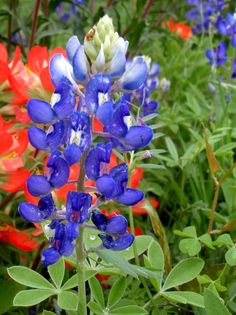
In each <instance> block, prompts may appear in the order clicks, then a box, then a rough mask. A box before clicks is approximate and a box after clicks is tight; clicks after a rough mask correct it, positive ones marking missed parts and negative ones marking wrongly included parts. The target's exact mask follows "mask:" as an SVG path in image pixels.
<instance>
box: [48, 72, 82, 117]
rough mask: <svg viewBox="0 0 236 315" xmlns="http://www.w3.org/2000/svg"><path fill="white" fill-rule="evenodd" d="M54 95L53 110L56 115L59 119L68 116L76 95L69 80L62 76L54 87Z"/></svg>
mask: <svg viewBox="0 0 236 315" xmlns="http://www.w3.org/2000/svg"><path fill="white" fill-rule="evenodd" d="M54 95H55V96H54V99H55V104H53V110H54V111H55V113H56V114H57V117H59V118H60V119H65V118H68V117H69V116H70V114H71V113H72V111H73V109H74V107H75V104H76V97H75V93H74V91H73V89H72V84H71V82H70V81H69V80H68V79H67V78H63V79H62V80H61V81H60V84H59V85H58V87H57V88H56V90H55V92H54ZM57 97H58V101H57Z"/></svg>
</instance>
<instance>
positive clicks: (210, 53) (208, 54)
mask: <svg viewBox="0 0 236 315" xmlns="http://www.w3.org/2000/svg"><path fill="white" fill-rule="evenodd" d="M206 57H207V58H208V59H209V61H210V65H211V66H213V64H214V52H213V50H212V49H207V50H206Z"/></svg>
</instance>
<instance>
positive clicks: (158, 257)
mask: <svg viewBox="0 0 236 315" xmlns="http://www.w3.org/2000/svg"><path fill="white" fill-rule="evenodd" d="M147 257H148V260H149V262H150V265H151V267H152V268H153V269H156V270H157V271H156V272H155V273H156V275H157V277H156V278H155V279H153V281H154V283H156V284H157V287H158V290H159V289H160V287H161V284H162V277H163V273H164V267H165V261H164V254H163V251H162V248H161V246H160V244H159V243H158V242H156V241H153V242H152V243H151V245H150V246H149V248H148V252H147Z"/></svg>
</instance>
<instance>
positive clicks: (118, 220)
mask: <svg viewBox="0 0 236 315" xmlns="http://www.w3.org/2000/svg"><path fill="white" fill-rule="evenodd" d="M92 221H93V223H94V224H95V225H96V227H97V228H98V229H99V230H101V231H104V232H106V233H108V234H125V232H126V230H127V227H128V222H127V220H126V218H125V217H124V216H123V215H120V214H118V215H115V216H113V217H112V218H110V219H108V218H107V216H106V215H105V214H103V213H101V212H100V211H98V210H94V211H93V213H92Z"/></svg>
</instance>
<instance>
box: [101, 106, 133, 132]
mask: <svg viewBox="0 0 236 315" xmlns="http://www.w3.org/2000/svg"><path fill="white" fill-rule="evenodd" d="M127 116H130V111H129V107H128V105H127V104H125V103H121V104H119V105H117V108H116V109H115V112H114V114H113V116H112V119H111V121H110V123H109V124H108V125H106V130H107V131H108V132H109V133H110V134H112V135H113V136H115V137H117V138H120V137H124V136H125V135H126V133H127V131H128V127H127V125H126V123H125V121H124V118H125V117H127Z"/></svg>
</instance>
